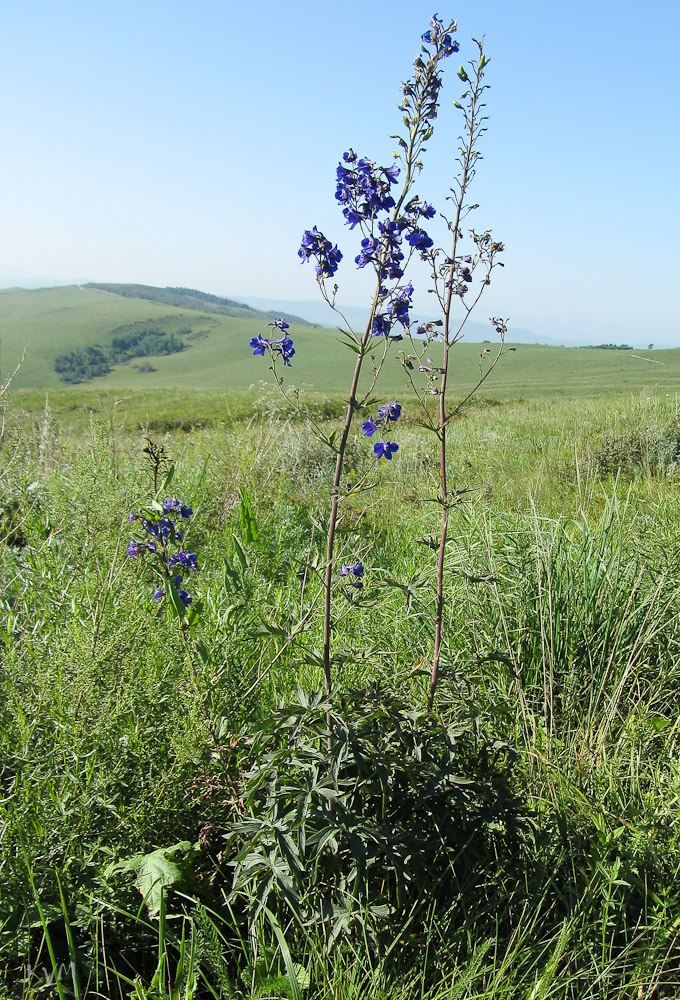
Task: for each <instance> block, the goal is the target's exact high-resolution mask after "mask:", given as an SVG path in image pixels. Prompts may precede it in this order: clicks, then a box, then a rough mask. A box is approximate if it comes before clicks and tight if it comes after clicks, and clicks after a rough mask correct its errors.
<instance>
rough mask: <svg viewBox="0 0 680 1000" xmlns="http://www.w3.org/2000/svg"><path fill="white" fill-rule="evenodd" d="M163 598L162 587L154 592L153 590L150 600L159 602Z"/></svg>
mask: <svg viewBox="0 0 680 1000" xmlns="http://www.w3.org/2000/svg"><path fill="white" fill-rule="evenodd" d="M163 597H165V591H164V590H163V588H162V587H158V588H157V589H156V590H154V592H153V596H152V598H151V600H152V601H160V600H161V599H162V598H163Z"/></svg>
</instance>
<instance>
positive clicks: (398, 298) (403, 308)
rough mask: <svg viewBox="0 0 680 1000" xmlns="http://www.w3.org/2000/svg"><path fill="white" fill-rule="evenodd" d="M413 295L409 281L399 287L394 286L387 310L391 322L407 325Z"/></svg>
mask: <svg viewBox="0 0 680 1000" xmlns="http://www.w3.org/2000/svg"><path fill="white" fill-rule="evenodd" d="M412 295H413V285H412V284H411V283H410V282H409V284H408V285H404V286H403V287H401V288H395V290H394V292H393V297H392V301H391V302H390V304H389V306H388V308H387V311H388V313H389V315H390V318H391V320H392V322H394V323H401V325H402V326H403V327H405V328H406V327H408V325H409V313H408V311H409V309H410V307H411V297H412Z"/></svg>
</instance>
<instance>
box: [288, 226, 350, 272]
mask: <svg viewBox="0 0 680 1000" xmlns="http://www.w3.org/2000/svg"><path fill="white" fill-rule="evenodd" d="M298 257H300V258H301V259H302V263H303V264H304V262H305V261H307V260H309V259H310V258H311V257H315V258H316V260H317V265H316V268H315V270H316V273H317V275H318V277H320V278H331V277H332V276H333V275H334V274H335V272H336V271H337V269H338V264H339V263H340V261H341V260H342V254H341V252H340V251H339V250H338V248H337V245H336V246H332V244H331V243H330V241H329V240H327V239H326V237H325V236H324V234H323V233H322V232H320V231H319V230H318V229H317V228H316V226H314V228H313V229H306V230H305V232H304V233H303V234H302V244H301V246H300V249H299V250H298Z"/></svg>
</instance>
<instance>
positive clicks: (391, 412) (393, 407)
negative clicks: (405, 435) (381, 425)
mask: <svg viewBox="0 0 680 1000" xmlns="http://www.w3.org/2000/svg"><path fill="white" fill-rule="evenodd" d="M378 416H379V417H380V419H381V420H389V421H394V420H398V419H399V417H400V416H401V404H400V403H397V401H396V400H394V402H392V403H385V405H384V406H381V407H380V408H379V409H378Z"/></svg>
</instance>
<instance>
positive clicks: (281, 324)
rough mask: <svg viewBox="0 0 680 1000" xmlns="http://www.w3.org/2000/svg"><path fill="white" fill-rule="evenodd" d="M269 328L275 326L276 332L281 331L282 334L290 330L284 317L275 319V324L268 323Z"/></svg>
mask: <svg viewBox="0 0 680 1000" xmlns="http://www.w3.org/2000/svg"><path fill="white" fill-rule="evenodd" d="M267 326H273V327H274V328H275V329H276V330H281V332H283V331H284V330H287V329H288V323H286V321H285V319H283V318H282V317H279V318H278V319H275V320H274V322H273V323H268V324H267Z"/></svg>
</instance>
